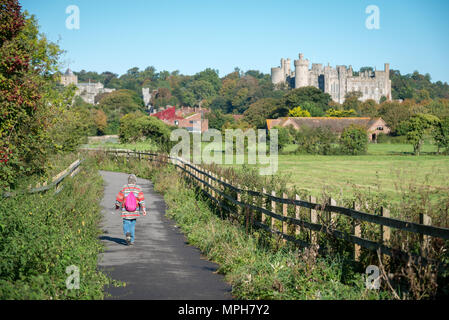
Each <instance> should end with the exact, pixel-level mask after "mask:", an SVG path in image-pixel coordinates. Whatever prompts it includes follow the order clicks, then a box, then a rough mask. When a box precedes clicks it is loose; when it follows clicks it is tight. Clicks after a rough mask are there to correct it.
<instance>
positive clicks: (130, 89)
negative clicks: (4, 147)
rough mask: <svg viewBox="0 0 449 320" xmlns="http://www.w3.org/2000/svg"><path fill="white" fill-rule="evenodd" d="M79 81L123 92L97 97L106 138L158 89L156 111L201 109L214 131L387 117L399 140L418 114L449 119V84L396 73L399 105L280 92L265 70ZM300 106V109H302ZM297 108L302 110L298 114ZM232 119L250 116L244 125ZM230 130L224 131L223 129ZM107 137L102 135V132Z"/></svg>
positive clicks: (106, 75) (91, 75)
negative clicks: (305, 119) (294, 120)
mask: <svg viewBox="0 0 449 320" xmlns="http://www.w3.org/2000/svg"><path fill="white" fill-rule="evenodd" d="M77 75H78V77H79V81H88V80H89V79H90V80H94V81H101V82H103V83H104V84H105V86H106V87H109V88H115V89H117V90H118V91H117V92H115V93H111V94H106V95H100V96H98V97H97V99H96V100H97V102H98V105H97V106H96V109H98V110H100V109H101V110H102V111H104V113H105V114H106V116H107V122H108V125H107V129H106V133H117V132H118V127H119V119H120V117H121V116H123V115H124V114H126V113H129V112H135V111H138V110H140V111H142V112H143V111H144V107H143V100H142V97H141V96H142V93H141V89H142V88H143V87H148V88H150V90H157V93H156V94H155V95H153V97H152V101H151V103H152V105H153V106H155V107H156V108H159V107H165V106H166V105H176V106H201V107H208V108H210V109H211V110H212V113H211V114H210V115H209V116H208V117H209V125H210V127H212V128H217V129H223V128H229V127H240V128H245V127H257V128H264V127H265V126H266V119H267V118H277V117H282V116H289V115H290V116H309V115H310V116H312V117H323V116H330V117H348V116H355V117H357V116H367V117H382V118H383V119H384V120H385V121H386V122H387V124H388V125H389V127H390V128H391V129H392V131H393V132H392V134H393V135H403V132H401V130H400V129H398V125H399V123H400V122H402V121H404V120H406V119H408V118H410V116H411V115H413V114H416V113H430V114H432V115H435V116H437V117H439V118H441V117H444V116H446V115H447V114H448V105H449V85H448V84H447V83H442V82H441V81H438V82H436V83H432V82H431V78H430V76H429V75H428V74H426V75H421V74H419V73H418V72H414V73H413V74H407V75H401V74H400V72H399V71H398V70H391V71H390V77H391V79H392V96H393V99H394V100H398V99H402V100H403V101H402V102H399V101H393V102H392V101H386V99H385V97H384V98H383V99H381V101H380V102H381V103H376V102H375V101H373V100H367V101H365V102H362V101H360V98H361V93H360V92H351V93H349V94H348V95H347V96H346V100H345V102H344V103H343V104H338V103H335V102H334V101H332V99H331V97H330V95H328V94H326V93H323V92H322V91H321V90H319V89H317V88H314V87H306V88H300V89H295V90H286V89H285V88H275V87H274V86H273V85H272V84H271V79H270V76H269V75H267V74H263V73H260V72H259V71H255V70H250V71H246V72H243V71H241V70H239V69H238V68H236V70H235V71H234V72H232V73H230V74H228V75H225V76H224V77H222V78H220V77H219V74H218V71H217V70H213V69H206V70H204V71H201V72H199V73H197V74H195V75H192V76H186V75H182V74H179V72H178V71H174V72H168V71H160V72H156V70H155V68H154V67H148V68H146V69H145V70H143V71H140V70H139V69H138V68H132V69H130V70H128V71H127V73H125V74H124V75H122V76H120V77H119V76H118V75H116V74H113V73H111V72H103V73H101V74H98V73H96V72H86V71H84V70H82V71H81V72H79V73H77ZM298 107H300V109H298ZM294 109H296V110H294ZM231 114H237V115H244V117H243V118H242V117H240V118H239V121H237V120H236V118H235V117H232V116H230V115H231ZM223 126H224V127H223ZM99 133H101V130H99Z"/></svg>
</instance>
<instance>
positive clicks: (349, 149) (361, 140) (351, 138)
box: [340, 125, 368, 155]
mask: <svg viewBox="0 0 449 320" xmlns="http://www.w3.org/2000/svg"><path fill="white" fill-rule="evenodd" d="M340 150H341V152H342V153H343V154H349V155H360V154H366V152H367V150H368V134H367V132H366V129H365V128H364V127H361V126H356V125H350V126H349V127H347V128H345V129H344V130H343V133H342V134H341V137H340Z"/></svg>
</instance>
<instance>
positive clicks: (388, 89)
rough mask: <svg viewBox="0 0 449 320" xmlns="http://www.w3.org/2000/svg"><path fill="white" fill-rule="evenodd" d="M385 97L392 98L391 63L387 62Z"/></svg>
mask: <svg viewBox="0 0 449 320" xmlns="http://www.w3.org/2000/svg"><path fill="white" fill-rule="evenodd" d="M384 70H385V91H384V92H385V97H387V100H391V80H390V64H389V63H385V67H384Z"/></svg>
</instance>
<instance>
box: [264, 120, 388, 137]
mask: <svg viewBox="0 0 449 320" xmlns="http://www.w3.org/2000/svg"><path fill="white" fill-rule="evenodd" d="M351 124H354V125H359V126H362V127H364V128H365V129H366V131H367V132H368V137H369V140H370V141H372V142H376V141H377V136H378V135H379V134H380V133H384V134H388V133H390V131H391V130H390V128H389V127H388V126H387V124H386V122H385V121H384V120H383V119H382V118H355V117H353V118H332V117H329V118H327V117H307V118H306V117H304V118H293V117H285V118H279V119H267V128H268V130H270V129H271V128H273V127H275V126H281V127H288V126H293V128H295V129H297V130H299V129H300V128H301V127H302V126H308V127H311V128H319V127H321V128H325V127H327V128H329V129H330V130H331V131H332V132H334V133H336V134H341V133H342V132H343V130H344V129H345V128H346V127H348V126H350V125H351Z"/></svg>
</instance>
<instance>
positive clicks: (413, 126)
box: [406, 113, 439, 156]
mask: <svg viewBox="0 0 449 320" xmlns="http://www.w3.org/2000/svg"><path fill="white" fill-rule="evenodd" d="M438 123H439V119H438V118H437V117H435V116H433V115H430V114H422V113H419V114H416V115H413V116H412V117H411V118H410V119H409V120H407V121H406V125H407V141H408V142H409V143H410V144H412V145H413V153H414V154H415V155H417V156H419V153H420V151H421V146H422V145H423V143H424V137H425V135H427V134H429V133H430V132H431V130H432V129H434V127H435V126H437V125H438Z"/></svg>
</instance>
